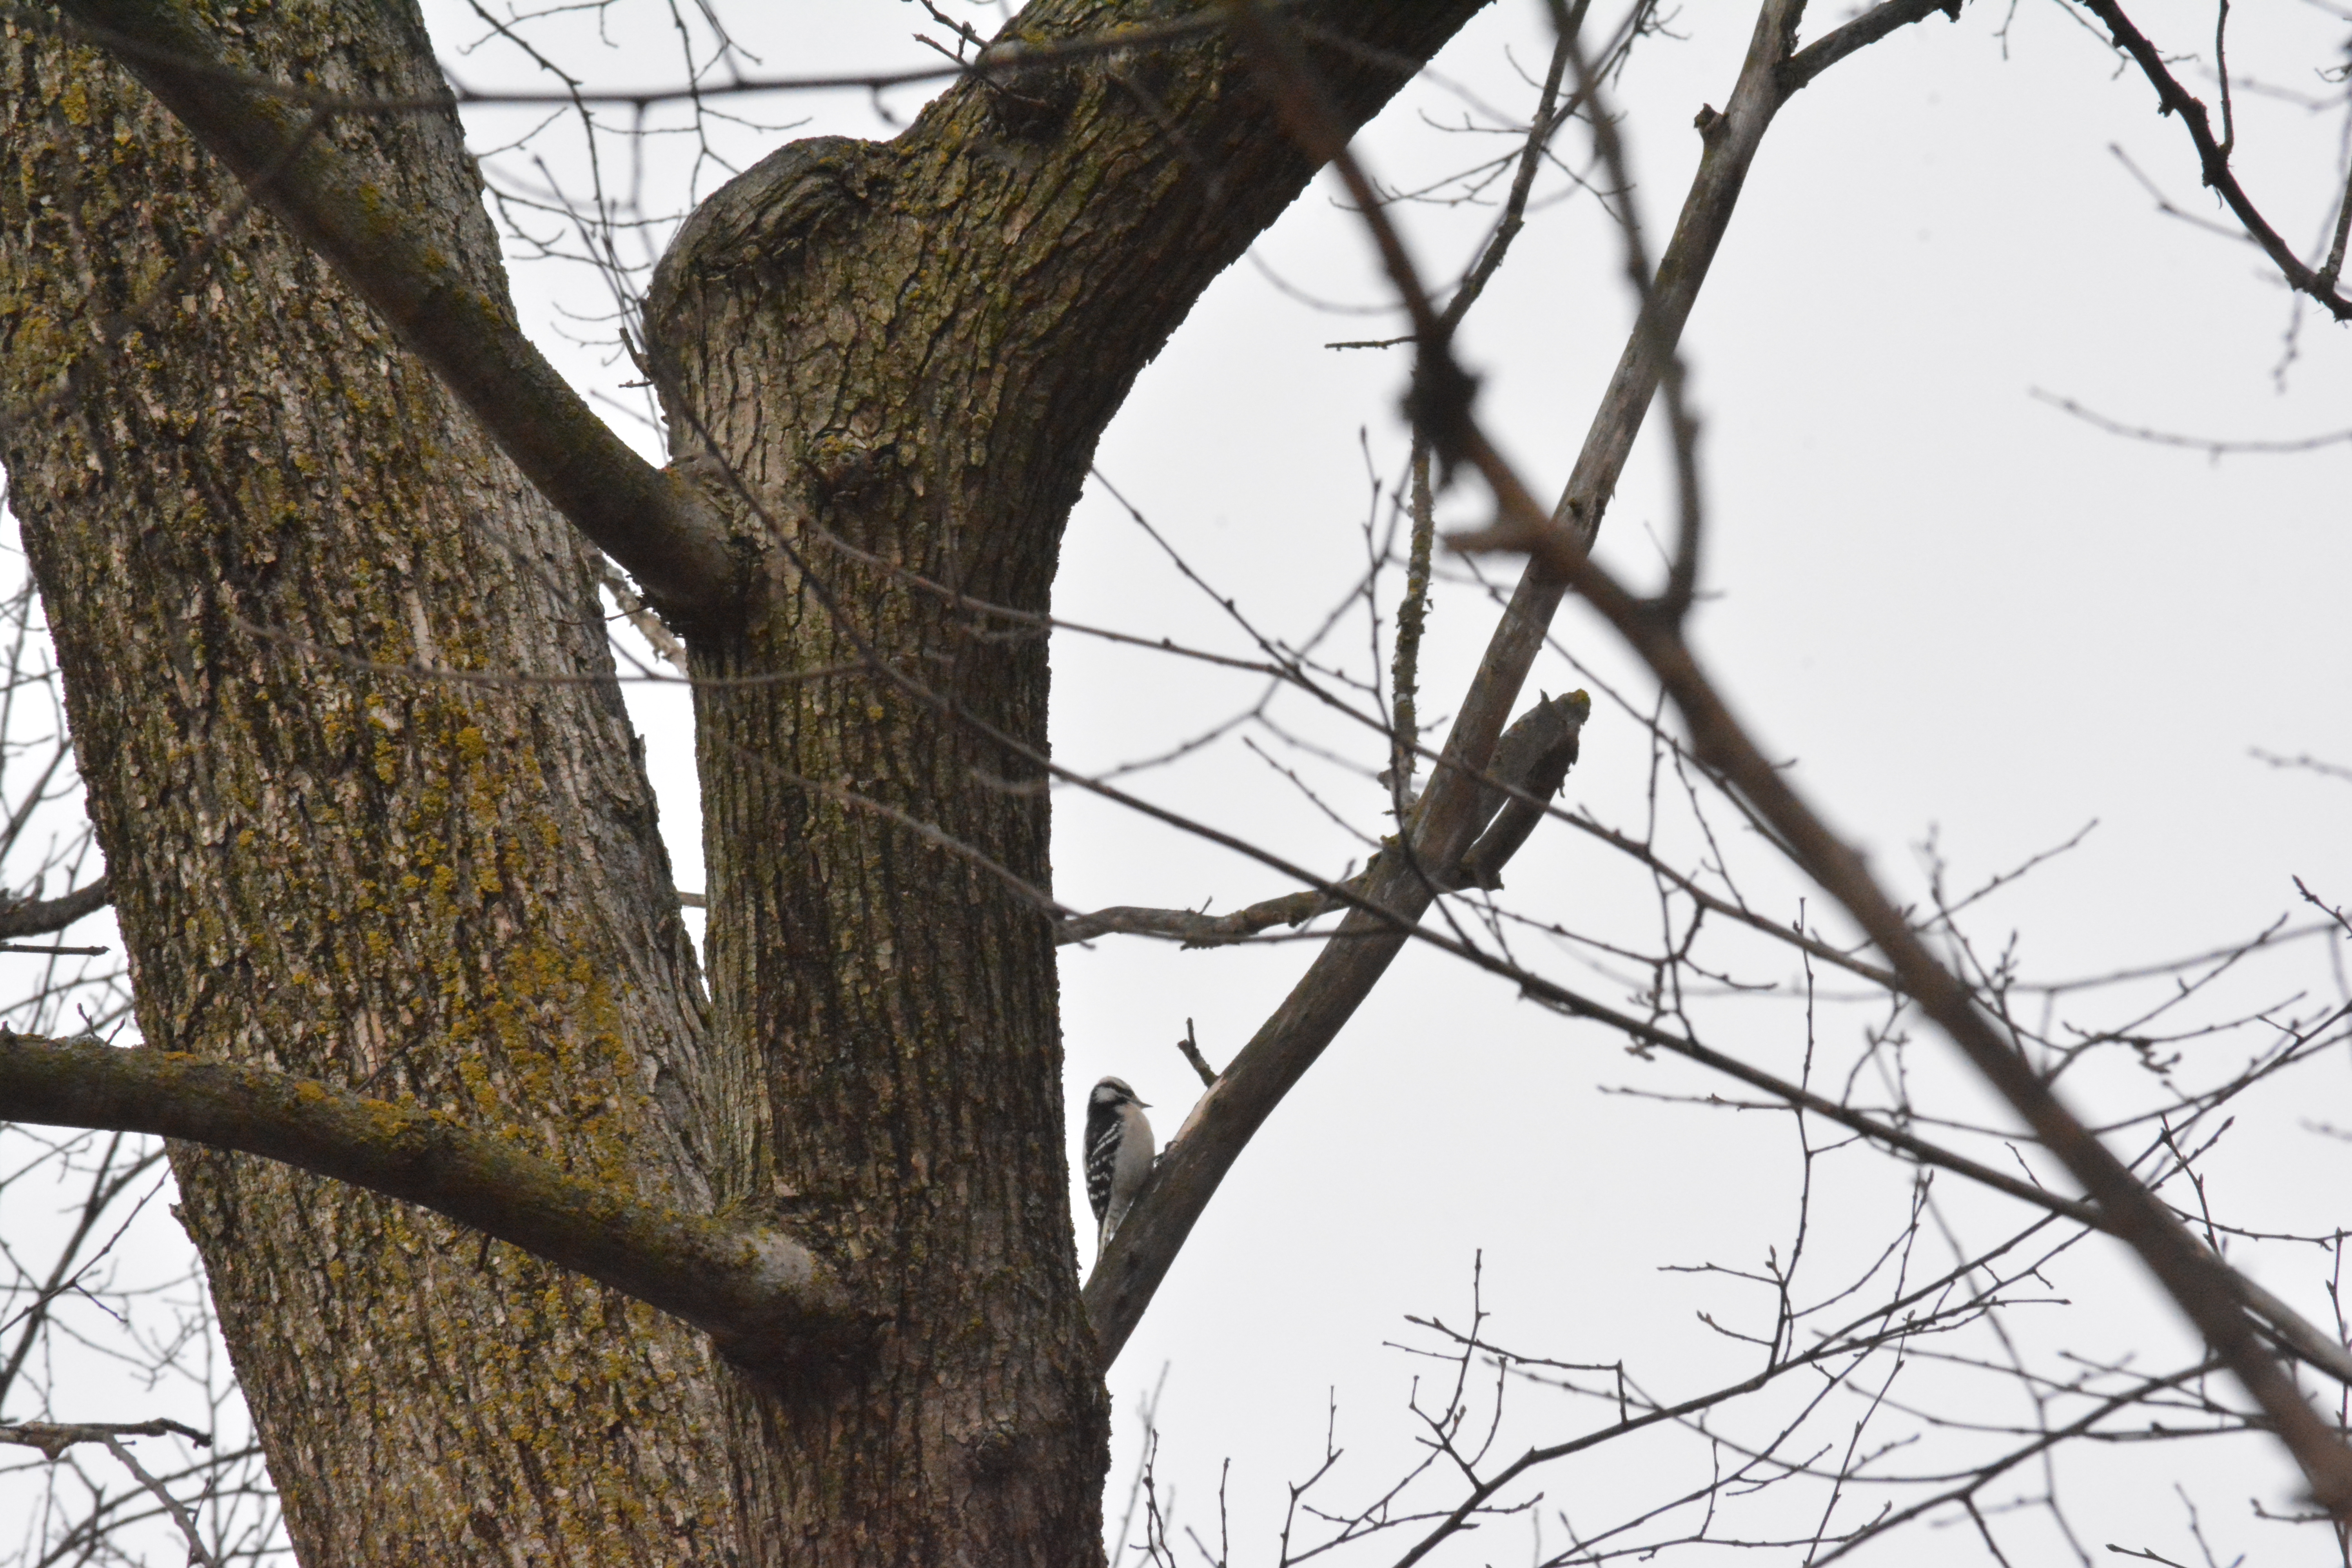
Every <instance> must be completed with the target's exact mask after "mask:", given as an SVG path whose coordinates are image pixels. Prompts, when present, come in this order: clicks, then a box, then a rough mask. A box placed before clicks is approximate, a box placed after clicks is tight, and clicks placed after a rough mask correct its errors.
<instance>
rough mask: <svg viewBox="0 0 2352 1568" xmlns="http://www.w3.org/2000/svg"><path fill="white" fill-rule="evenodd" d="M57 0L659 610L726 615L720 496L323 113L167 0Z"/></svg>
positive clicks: (726, 553)
mask: <svg viewBox="0 0 2352 1568" xmlns="http://www.w3.org/2000/svg"><path fill="white" fill-rule="evenodd" d="M59 5H60V9H62V10H63V12H64V13H65V15H66V16H68V18H69V19H71V20H72V21H74V22H76V23H79V24H82V25H83V26H86V27H87V28H88V29H89V36H90V37H94V38H97V39H100V40H101V41H103V40H107V39H110V38H111V39H121V40H129V41H130V44H131V46H135V47H129V46H125V47H115V48H113V49H112V50H111V52H112V53H113V54H114V56H115V58H116V59H117V60H118V61H119V62H120V63H121V65H122V67H123V68H125V69H126V70H128V71H130V72H131V75H133V76H135V77H137V78H138V79H139V80H140V81H141V82H142V83H143V84H145V86H146V87H147V89H148V90H150V91H151V92H152V93H154V95H155V96H156V97H157V98H158V99H160V100H162V101H163V104H164V106H165V107H166V108H168V109H170V110H172V112H173V114H174V115H176V116H177V117H178V118H179V120H180V122H181V123H182V124H183V125H184V126H186V127H187V129H188V132H189V133H190V134H191V135H193V136H194V137H195V139H196V140H197V141H198V142H201V143H203V144H204V146H205V150H206V151H208V152H210V153H213V154H214V155H215V157H217V158H219V159H220V160H221V161H222V163H226V165H227V166H228V167H229V168H230V170H231V171H233V172H234V173H235V174H236V176H237V178H238V179H239V180H241V181H243V182H245V184H246V185H247V189H248V190H249V191H250V192H251V193H252V194H253V195H254V196H255V197H256V198H257V200H259V201H260V202H261V203H262V204H263V205H265V206H267V207H268V208H269V210H270V211H271V212H272V213H274V214H275V215H276V216H278V218H279V219H280V220H281V221H282V222H284V223H285V224H286V225H287V226H288V227H289V228H290V229H292V230H293V231H294V232H295V233H296V234H297V235H299V237H301V239H302V241H303V242H304V243H305V244H307V245H308V246H310V248H311V249H312V250H314V251H316V252H317V253H318V254H319V255H320V257H321V258H324V259H325V260H326V261H327V262H328V263H329V264H330V265H331V266H332V267H333V268H335V270H336V272H337V273H338V274H340V275H341V278H342V279H343V281H344V282H345V283H347V284H349V285H350V286H351V288H352V290H353V291H354V292H355V293H357V294H358V295H359V296H360V297H361V298H362V299H363V300H366V301H367V302H368V303H369V304H370V305H371V306H373V308H374V309H375V310H376V312H377V314H379V315H380V316H382V317H383V320H384V321H385V322H386V323H387V324H389V325H390V326H391V327H392V329H393V330H394V331H395V332H396V333H398V334H399V336H400V339H401V342H403V343H404V344H405V345H406V346H407V347H408V349H409V350H410V351H411V352H413V353H415V354H416V356H417V357H418V358H420V359H422V360H423V361H424V362H425V363H426V364H428V365H430V366H431V367H432V368H433V370H434V372H435V373H436V374H437V375H438V376H439V377H440V378H441V380H442V382H443V383H444V384H446V385H447V386H448V388H449V390H450V391H451V392H452V393H454V394H455V395H457V398H458V400H459V401H460V402H462V403H464V404H465V405H466V406H467V408H468V409H470V410H471V411H472V413H473V415H474V417H475V418H476V419H477V420H478V421H479V422H480V423H481V426H482V428H483V429H484V430H485V431H487V432H488V434H489V436H490V437H491V438H492V439H493V440H495V441H496V442H497V443H498V444H499V447H500V448H501V449H502V450H503V451H505V453H506V454H507V456H508V457H509V458H512V459H513V460H514V463H515V466H516V467H517V468H520V469H521V470H522V472H523V474H524V475H525V477H527V478H528V479H530V481H531V483H532V484H534V485H536V486H537V487H538V488H539V489H540V490H541V493H543V494H544V495H545V496H546V497H547V499H548V500H550V501H551V502H552V503H553V504H554V506H555V507H556V508H557V510H560V511H562V513H563V514H564V516H565V517H567V518H569V519H570V520H571V521H572V524H573V525H574V526H575V527H577V528H578V529H579V530H580V531H581V532H582V533H583V534H585V535H586V536H587V537H588V538H589V539H590V540H591V541H593V542H594V543H595V544H596V545H598V546H599V547H600V548H602V549H603V550H604V552H605V553H606V554H608V555H610V556H612V557H613V558H614V560H616V561H618V562H619V563H621V564H622V565H624V566H625V567H627V568H628V570H629V571H630V572H631V573H632V574H634V575H635V577H636V579H637V581H638V582H640V583H642V584H645V587H646V593H647V594H648V595H650V596H651V597H652V598H653V599H654V600H655V601H656V603H658V604H659V605H661V606H662V607H663V608H664V609H666V610H668V611H671V612H673V613H675V614H677V615H679V616H681V617H683V618H685V619H687V620H688V621H689V622H690V621H691V620H692V619H694V618H695V617H696V616H698V615H699V616H709V615H714V614H719V613H723V611H724V609H725V608H726V605H727V604H728V602H729V600H730V595H731V593H732V586H731V584H732V583H733V580H734V573H735V566H734V562H733V557H732V552H731V551H730V547H729V544H728V542H727V538H726V535H725V532H724V531H723V529H722V528H721V526H720V525H719V522H718V521H717V520H716V519H715V518H714V517H713V516H712V514H711V511H710V509H709V505H708V504H707V502H706V501H705V500H703V499H702V497H701V496H700V494H699V492H698V490H697V489H695V488H694V487H693V486H692V485H689V484H686V483H682V482H679V481H678V480H677V479H675V478H673V477H672V476H671V475H670V474H668V473H667V472H665V471H663V470H661V469H658V468H655V467H654V466H653V465H652V464H650V463H648V462H646V460H645V459H644V458H640V457H638V456H637V455H636V453H635V452H633V451H631V450H630V449H629V447H627V445H626V444H625V443H624V442H623V441H622V440H621V438H620V437H617V436H615V435H614V433H613V431H612V429H611V427H610V426H607V425H605V423H604V421H603V420H602V419H600V418H598V417H597V416H596V415H595V413H594V412H593V410H591V409H590V408H589V406H588V405H587V403H586V401H585V400H584V399H583V398H582V397H581V396H580V395H579V394H578V393H576V392H574V391H573V390H572V387H571V385H570V384H568V383H566V382H565V381H564V379H563V378H562V376H561V375H559V374H557V373H556V370H555V367H554V366H553V365H551V364H550V363H548V362H547V358H546V356H545V355H544V354H542V353H540V352H539V349H538V348H537V347H536V346H535V345H534V344H532V342H530V339H529V338H527V337H525V336H524V335H523V332H522V329H521V326H520V323H519V322H518V321H516V319H515V313H514V307H513V304H512V302H511V301H510V300H509V299H508V297H507V295H506V292H505V289H504V288H503V286H502V284H501V286H499V287H497V288H495V289H493V288H489V287H486V286H485V285H484V283H483V282H482V280H481V278H480V276H479V275H478V273H476V272H475V271H473V270H471V269H469V268H467V266H466V265H465V263H464V260H463V258H460V257H457V256H455V255H453V254H451V251H450V247H446V246H445V245H441V244H437V243H436V241H435V239H434V237H433V235H432V232H431V226H430V224H429V223H428V222H427V221H426V219H425V215H423V214H422V213H420V212H416V211H412V210H410V209H409V208H408V206H407V205H404V203H403V201H402V199H401V197H400V195H398V194H397V193H396V192H395V191H394V190H391V189H388V188H386V184H385V182H383V181H382V180H379V179H375V178H372V177H370V175H369V174H368V173H367V172H366V171H365V170H363V169H362V168H360V167H358V166H357V165H356V163H355V161H354V160H352V158H350V157H349V156H348V155H346V154H344V153H341V152H340V151H338V150H337V149H336V147H335V146H334V145H333V143H332V142H331V140H330V139H329V138H327V137H324V136H319V135H315V134H310V131H309V127H310V124H311V111H310V110H305V109H302V108H301V107H300V106H299V105H298V104H296V103H293V102H291V101H289V100H287V99H285V98H283V97H279V96H277V95H274V94H271V93H268V92H264V91H260V90H257V89H256V88H254V87H252V86H250V85H248V84H247V83H246V82H245V81H243V80H241V79H239V78H238V76H237V74H236V73H235V72H230V71H226V70H224V69H223V68H221V62H220V58H219V55H218V51H217V50H215V47H214V46H213V40H212V38H211V37H209V36H207V34H206V32H205V29H204V28H203V27H201V26H199V25H197V24H196V23H195V22H194V21H193V20H191V19H190V17H188V16H186V15H184V13H183V12H182V11H181V10H180V9H179V8H178V7H177V6H175V5H172V4H170V3H169V0H59ZM425 66H426V67H427V68H430V62H429V61H426V62H425ZM436 75H437V73H436ZM448 112H449V113H450V114H452V115H453V116H454V113H455V108H454V100H452V108H451V109H450V110H449V111H448Z"/></svg>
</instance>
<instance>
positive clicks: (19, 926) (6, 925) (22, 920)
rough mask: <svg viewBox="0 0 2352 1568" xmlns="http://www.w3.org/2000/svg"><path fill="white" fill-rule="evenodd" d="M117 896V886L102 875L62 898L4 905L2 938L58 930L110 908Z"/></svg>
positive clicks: (0, 920)
mask: <svg viewBox="0 0 2352 1568" xmlns="http://www.w3.org/2000/svg"><path fill="white" fill-rule="evenodd" d="M113 898H114V891H113V889H111V888H110V886H109V885H108V883H107V880H106V879H105V878H103V877H100V879H98V880H97V881H95V882H92V883H91V884H90V885H89V886H88V887H86V888H76V889H74V890H73V891H72V892H70V893H68V894H66V895H65V896H64V897H63V898H59V899H38V900H32V901H29V902H26V903H22V904H9V905H6V906H5V907H0V942H14V941H16V939H17V938H18V937H24V936H46V935H47V934H48V933H49V932H51V931H63V930H65V929H66V927H68V926H69V925H71V924H73V923H74V921H78V920H80V919H81V918H82V917H83V916H85V915H94V914H96V913H98V911H99V910H102V909H104V908H106V906H107V905H108V904H109V903H110V902H111V901H112V900H113Z"/></svg>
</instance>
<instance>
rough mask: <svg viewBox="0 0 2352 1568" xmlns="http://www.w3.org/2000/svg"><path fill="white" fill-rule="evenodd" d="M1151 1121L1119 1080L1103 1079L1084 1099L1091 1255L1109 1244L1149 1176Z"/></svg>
mask: <svg viewBox="0 0 2352 1568" xmlns="http://www.w3.org/2000/svg"><path fill="white" fill-rule="evenodd" d="M1151 1155H1152V1144H1151V1122H1150V1119H1148V1118H1147V1117H1146V1116H1145V1115H1144V1114H1143V1101H1141V1100H1138V1099H1136V1098H1135V1090H1133V1089H1129V1088H1128V1087H1127V1085H1126V1084H1125V1083H1124V1082H1123V1081H1121V1080H1120V1079H1115V1078H1107V1079H1103V1080H1102V1082H1100V1083H1098V1084H1097V1085H1095V1089H1094V1092H1093V1093H1092V1094H1090V1095H1088V1096H1087V1202H1088V1203H1090V1204H1092V1205H1094V1210H1095V1218H1096V1219H1097V1221H1099V1222H1100V1226H1101V1228H1100V1229H1099V1230H1098V1231H1097V1233H1096V1236H1095V1257H1096V1258H1101V1257H1102V1249H1103V1248H1104V1247H1108V1246H1109V1245H1110V1237H1111V1232H1113V1231H1115V1230H1117V1229H1118V1222H1119V1221H1120V1220H1123V1219H1125V1218H1126V1217H1127V1211H1128V1208H1129V1205H1132V1204H1133V1203H1134V1202H1135V1194H1137V1193H1138V1192H1139V1191H1141V1190H1142V1187H1143V1178H1144V1177H1146V1176H1148V1175H1150V1174H1151Z"/></svg>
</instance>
